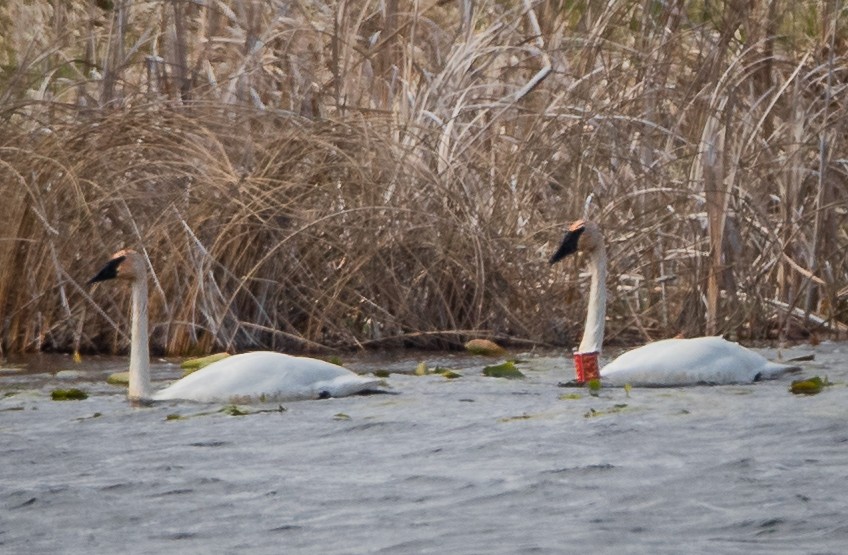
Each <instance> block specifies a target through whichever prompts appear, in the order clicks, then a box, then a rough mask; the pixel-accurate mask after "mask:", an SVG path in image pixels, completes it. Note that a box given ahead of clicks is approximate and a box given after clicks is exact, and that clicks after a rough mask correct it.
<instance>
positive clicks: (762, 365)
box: [550, 220, 798, 387]
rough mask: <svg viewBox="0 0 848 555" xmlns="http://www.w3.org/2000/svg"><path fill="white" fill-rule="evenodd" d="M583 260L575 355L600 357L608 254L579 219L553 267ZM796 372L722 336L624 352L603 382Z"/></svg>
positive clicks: (738, 378) (594, 228) (718, 379)
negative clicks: (582, 310) (584, 305)
mask: <svg viewBox="0 0 848 555" xmlns="http://www.w3.org/2000/svg"><path fill="white" fill-rule="evenodd" d="M578 252H581V253H583V254H584V255H585V256H586V260H587V266H588V268H589V274H590V276H591V282H590V286H589V303H588V309H587V314H586V324H585V327H584V329H583V338H582V340H581V341H580V346H579V348H578V353H592V352H597V353H600V352H601V350H602V347H603V341H604V318H605V317H606V299H607V294H606V285H605V282H606V275H607V255H606V248H605V247H604V237H603V233H602V232H601V228H600V227H599V226H598V225H597V224H596V223H594V222H591V221H584V220H578V221H576V222H574V223H573V224H571V226H569V228H568V231H566V233H565V237H564V238H563V240H562V243H561V244H560V246H559V248H558V249H557V251H556V252H555V253H554V254H553V256H551V259H550V263H551V264H554V263H556V262H558V261H560V260H562V259H563V258H565V257H567V256H570V255H572V254H575V253H578ZM794 370H798V367H797V366H789V365H786V364H779V363H776V362H771V361H769V360H767V359H766V358H765V357H763V356H762V355H760V354H759V353H755V352H754V351H751V350H750V349H746V348H745V347H742V346H741V345H739V344H738V343H733V342H731V341H726V340H725V339H723V338H721V337H696V338H691V339H664V340H662V341H655V342H653V343H648V344H647V345H643V346H642V347H638V348H636V349H633V350H631V351H628V352H626V353H624V354H622V355H620V356H619V357H618V358H616V359H615V360H613V361H612V362H610V363H609V364H607V365H606V366H604V367H603V368H602V369H601V379H602V381H603V382H605V383H609V384H612V385H625V384H629V385H632V386H637V387H638V386H648V387H650V386H654V387H656V386H687V385H704V384H708V385H721V384H739V383H752V382H756V381H759V380H766V379H774V378H776V377H778V376H780V375H781V374H784V373H786V372H790V371H794Z"/></svg>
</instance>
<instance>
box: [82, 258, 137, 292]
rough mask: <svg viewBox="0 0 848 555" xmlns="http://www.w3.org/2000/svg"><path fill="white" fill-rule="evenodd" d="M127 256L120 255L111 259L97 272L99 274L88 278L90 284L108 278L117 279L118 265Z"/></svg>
mask: <svg viewBox="0 0 848 555" xmlns="http://www.w3.org/2000/svg"><path fill="white" fill-rule="evenodd" d="M126 258H127V257H126V256H119V257H118V258H113V259H112V260H110V261H109V262H108V263H107V264H106V265H105V266H103V269H102V270H100V271H99V272H97V275H96V276H94V277H93V278H91V279H90V280H88V284H89V285H91V284H92V283H97V282H98V281H106V280H107V279H115V278H116V277H118V266H120V265H121V262H123V261H124V260H126Z"/></svg>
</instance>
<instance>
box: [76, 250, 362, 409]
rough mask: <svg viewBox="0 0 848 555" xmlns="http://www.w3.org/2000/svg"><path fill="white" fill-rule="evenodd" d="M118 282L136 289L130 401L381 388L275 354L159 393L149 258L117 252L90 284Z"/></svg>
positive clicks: (213, 369) (298, 395) (244, 358)
mask: <svg viewBox="0 0 848 555" xmlns="http://www.w3.org/2000/svg"><path fill="white" fill-rule="evenodd" d="M110 279H119V280H125V281H129V282H130V284H131V285H132V330H131V335H130V339H131V343H130V369H129V377H130V379H129V391H128V397H129V398H130V399H133V400H153V401H163V400H172V399H173V400H176V399H180V400H188V401H199V402H229V401H231V400H238V401H249V400H263V401H282V400H296V399H319V398H325V397H344V396H346V395H352V394H355V393H361V392H363V391H367V390H372V389H374V388H375V387H376V386H377V381H378V380H377V379H375V378H367V377H364V376H359V375H358V374H355V373H354V372H351V371H350V370H348V369H346V368H342V367H341V366H338V365H335V364H331V363H329V362H324V361H323V360H316V359H314V358H305V357H295V356H290V355H285V354H282V353H275V352H270V351H257V352H253V353H244V354H240V355H234V356H231V357H227V358H225V359H222V360H219V361H218V362H215V363H213V364H210V365H209V366H206V367H204V368H202V369H200V370H198V371H196V372H193V373H192V374H190V375H188V376H186V377H185V378H182V379H181V380H178V381H177V382H175V383H173V384H171V385H170V386H168V387H166V388H165V389H162V390H160V391H157V392H155V393H154V392H153V391H152V388H151V385H150V351H149V346H148V336H147V266H146V263H145V259H144V257H142V256H141V255H140V254H138V253H137V252H135V251H133V250H130V249H126V250H122V251H119V252H117V253H115V254H114V255H113V256H112V259H111V260H109V262H108V263H107V264H106V266H104V267H103V269H102V270H100V272H99V273H98V274H97V275H96V276H94V277H93V278H91V280H90V281H89V283H96V282H99V281H106V280H110Z"/></svg>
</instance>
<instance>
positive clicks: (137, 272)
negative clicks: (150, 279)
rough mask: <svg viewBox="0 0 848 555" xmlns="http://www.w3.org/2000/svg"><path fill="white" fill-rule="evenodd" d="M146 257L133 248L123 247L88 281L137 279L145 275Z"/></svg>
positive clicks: (90, 282)
mask: <svg viewBox="0 0 848 555" xmlns="http://www.w3.org/2000/svg"><path fill="white" fill-rule="evenodd" d="M144 273H145V267H144V258H143V257H142V256H141V255H140V254H138V253H137V252H135V251H134V250H132V249H123V250H120V251H118V252H116V253H115V254H113V255H112V258H111V259H109V262H107V263H106V265H105V266H103V268H102V269H101V270H100V271H99V272H97V275H96V276H94V277H93V278H91V279H90V280H89V281H88V283H89V285H90V284H92V283H97V282H98V281H106V280H110V279H122V280H127V281H135V280H138V279H142V278H143V277H144Z"/></svg>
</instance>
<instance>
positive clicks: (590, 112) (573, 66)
mask: <svg viewBox="0 0 848 555" xmlns="http://www.w3.org/2000/svg"><path fill="white" fill-rule="evenodd" d="M802 4H803V5H797V6H796V5H795V4H792V3H780V2H773V3H770V4H768V6H767V7H764V6H765V5H763V6H760V5H759V4H756V3H753V4H744V3H738V2H727V3H724V4H720V5H715V4H709V5H707V4H704V5H701V4H697V3H696V4H690V3H686V2H683V1H682V0H675V1H673V2H669V3H666V4H662V5H660V4H656V5H654V4H650V3H637V2H633V1H632V0H631V1H613V2H608V3H601V4H599V3H593V2H587V3H564V2H560V1H559V0H544V1H540V2H532V1H530V0H527V1H525V2H523V3H522V4H521V5H516V6H513V5H512V4H510V3H503V2H494V1H488V0H486V1H481V2H476V3H471V2H464V1H463V2H458V3H447V2H436V1H434V2H429V3H420V2H402V1H400V0H392V1H389V2H385V3H383V4H379V6H382V7H377V6H378V5H377V4H373V3H369V2H357V1H353V2H338V3H325V2H319V1H314V2H311V3H309V2H307V3H303V2H300V3H290V2H279V1H274V2H257V1H249V0H233V1H224V2H218V3H215V4H214V6H212V5H208V6H207V5H204V4H200V3H190V2H181V1H177V2H170V3H138V2H132V1H131V0H116V1H115V2H114V3H112V2H98V3H95V4H90V3H82V2H75V1H72V2H68V3H59V4H57V3H48V2H46V1H43V2H41V1H33V2H27V3H7V4H4V5H2V6H0V63H2V73H0V126H2V131H0V194H2V197H3V202H2V208H0V211H2V212H0V213H1V214H2V218H0V315H2V334H0V348H2V351H3V352H15V351H26V350H37V349H57V350H69V349H72V348H75V347H77V346H79V347H80V348H83V349H87V350H109V351H114V350H121V349H123V348H125V347H126V345H127V339H126V336H125V332H124V331H123V330H126V329H127V326H126V313H127V311H126V307H127V302H128V300H127V297H126V295H125V294H124V295H117V296H115V295H113V293H112V292H110V293H108V294H107V293H105V292H104V291H98V290H95V291H90V290H88V289H87V288H86V287H85V286H84V283H85V280H86V279H87V278H88V277H90V276H89V274H91V272H92V271H93V270H94V269H95V268H96V267H97V265H98V264H99V263H100V262H101V261H102V260H103V259H104V257H106V256H108V255H109V254H110V253H111V252H112V251H114V250H117V249H118V248H121V247H125V246H130V247H135V248H136V249H139V250H141V251H143V252H144V253H145V254H146V256H147V257H148V260H149V261H150V271H151V274H152V276H153V277H152V280H153V281H152V284H153V288H152V289H151V295H152V303H151V320H152V323H153V326H152V335H153V337H152V342H153V345H154V347H155V348H156V349H158V350H159V351H161V352H168V353H188V352H197V353H201V352H207V351H209V350H212V349H221V348H224V349H231V350H242V349H247V348H257V347H262V348H271V349H281V350H303V349H316V348H325V347H363V346H406V345H414V346H428V347H449V346H452V345H459V344H461V343H462V342H463V341H464V340H465V339H467V338H468V337H469V336H482V335H485V336H494V337H498V338H500V339H502V340H513V341H529V342H532V343H547V344H564V343H569V342H570V341H571V340H573V338H574V337H575V336H576V334H577V331H578V329H579V326H580V322H581V321H582V316H583V310H584V305H583V303H582V301H581V300H580V295H579V292H580V291H581V289H580V287H579V286H578V284H577V283H576V282H577V281H578V280H579V279H580V277H579V275H578V274H577V267H576V266H567V267H566V269H565V270H560V269H550V268H549V267H547V266H546V264H545V262H544V261H545V259H546V256H547V254H549V252H550V251H551V250H552V248H553V245H554V243H555V241H556V240H557V239H558V236H559V234H560V232H561V231H562V228H563V224H565V223H566V222H567V220H569V219H571V218H576V217H579V215H580V213H581V209H582V205H583V201H584V199H585V198H586V196H587V195H588V194H590V193H592V194H594V196H595V199H596V203H595V208H594V209H593V210H594V212H593V213H592V214H591V216H592V217H593V218H595V219H596V220H598V221H599V222H600V223H601V224H602V225H603V227H604V228H605V230H606V233H607V236H608V239H609V242H610V248H609V251H610V255H611V268H610V269H611V278H610V282H609V287H610V289H611V290H612V291H613V295H612V297H613V299H612V302H611V303H610V306H609V316H610V319H609V324H608V327H609V329H610V333H609V334H608V336H609V338H610V340H612V341H616V340H618V341H624V342H627V341H631V340H639V341H641V340H644V339H656V338H659V337H663V336H669V335H675V334H677V333H679V332H683V333H684V334H687V335H693V334H701V333H704V332H705V331H709V332H711V333H712V332H716V333H727V334H731V335H734V336H738V337H743V338H766V337H782V338H785V337H787V336H791V335H792V334H795V333H797V332H802V333H813V332H815V333H826V332H831V331H840V330H843V331H844V329H845V322H847V321H848V293H846V291H848V288H846V282H848V248H846V247H848V222H846V217H848V184H847V183H848V182H847V181H846V166H845V163H844V161H845V160H846V159H848V155H846V149H848V146H846V141H845V139H846V130H845V122H846V115H848V112H847V111H846V107H845V106H844V103H842V102H841V101H840V99H841V98H842V97H843V96H844V95H843V94H842V89H843V88H844V86H845V85H844V82H845V81H846V74H848V52H846V48H845V45H846V40H845V39H846V29H848V27H846V25H845V24H846V23H848V21H846V16H845V15H844V14H843V11H842V10H840V9H836V7H835V6H834V5H833V4H832V3H802ZM21 22H25V23H26V24H21Z"/></svg>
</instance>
